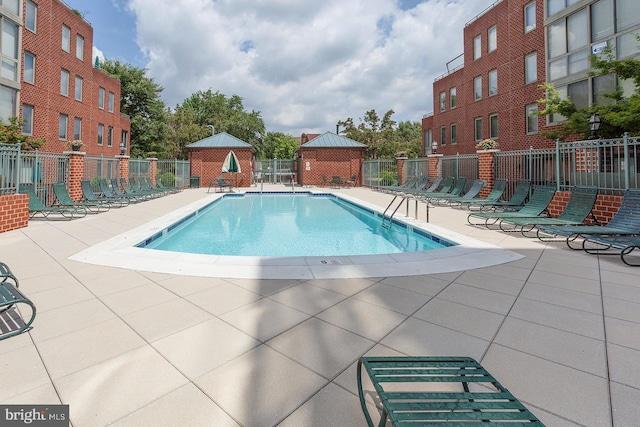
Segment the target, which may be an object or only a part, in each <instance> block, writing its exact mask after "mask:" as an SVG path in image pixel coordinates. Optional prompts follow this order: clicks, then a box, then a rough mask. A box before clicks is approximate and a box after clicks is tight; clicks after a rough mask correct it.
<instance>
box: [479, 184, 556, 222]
mask: <svg viewBox="0 0 640 427" xmlns="http://www.w3.org/2000/svg"><path fill="white" fill-rule="evenodd" d="M555 193H556V189H555V188H554V187H546V186H536V187H535V188H534V190H533V194H532V195H531V198H530V199H529V201H528V202H527V204H526V205H524V206H523V207H522V208H521V209H520V210H519V211H516V212H472V213H470V214H469V216H468V217H467V222H468V223H469V224H471V225H484V226H485V227H489V226H491V225H495V224H498V223H499V222H500V221H503V220H504V219H509V218H532V217H536V216H540V215H542V214H543V213H544V212H546V210H547V207H548V206H549V204H550V203H551V200H553V196H554V195H555ZM471 218H480V219H484V222H482V223H474V222H471ZM490 221H491V222H490Z"/></svg>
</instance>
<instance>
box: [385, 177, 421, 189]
mask: <svg viewBox="0 0 640 427" xmlns="http://www.w3.org/2000/svg"><path fill="white" fill-rule="evenodd" d="M398 182H399V180H396V181H395V182H394V183H393V184H391V185H380V186H378V187H377V190H380V191H382V192H395V191H403V190H408V189H410V188H411V187H413V186H414V185H416V183H417V182H418V178H417V177H413V178H409V179H407V180H406V181H405V182H403V183H402V184H398Z"/></svg>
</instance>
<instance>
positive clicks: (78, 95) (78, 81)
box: [75, 76, 83, 101]
mask: <svg viewBox="0 0 640 427" xmlns="http://www.w3.org/2000/svg"><path fill="white" fill-rule="evenodd" d="M82 82H83V79H82V77H80V76H76V86H75V95H76V101H82Z"/></svg>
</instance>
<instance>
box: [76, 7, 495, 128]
mask: <svg viewBox="0 0 640 427" xmlns="http://www.w3.org/2000/svg"><path fill="white" fill-rule="evenodd" d="M494 2H495V0H424V1H420V0H367V1H362V0H321V1H319V0H306V1H303V0H179V1H176V0H65V3H67V4H68V5H69V6H70V7H72V8H75V9H78V10H80V11H81V12H82V13H83V14H84V16H85V18H86V19H87V20H88V21H89V22H90V23H91V24H92V26H93V28H94V56H95V55H96V54H97V55H99V56H102V57H106V58H109V59H119V60H121V61H124V62H127V63H129V64H131V65H133V66H136V67H140V68H146V69H147V70H148V71H147V75H148V76H149V77H151V78H153V79H154V80H155V81H156V82H157V83H158V84H160V85H161V86H162V87H164V91H163V94H162V97H163V100H164V101H165V102H166V104H167V105H168V106H169V107H172V108H173V107H175V106H176V105H177V104H180V103H182V101H183V100H184V99H185V98H187V97H189V96H190V95H191V94H193V93H195V92H196V91H198V90H207V89H211V90H212V91H214V92H215V91H220V92H221V93H223V94H225V95H227V96H231V95H239V96H241V97H242V98H243V99H244V107H245V109H246V110H258V111H260V112H261V114H262V118H263V119H264V122H265V125H266V127H267V130H268V131H280V132H286V133H290V134H292V135H294V136H299V135H300V134H301V133H303V132H306V133H324V132H326V131H335V128H336V122H337V121H338V120H344V119H346V118H348V117H352V118H353V119H354V120H355V121H356V123H359V121H360V120H359V119H360V117H363V115H364V113H365V112H366V111H368V110H370V109H375V110H376V111H377V112H378V114H379V115H380V116H382V115H383V114H384V113H385V112H386V111H388V110H389V109H393V110H394V111H395V114H394V116H393V118H394V119H395V120H396V121H398V122H399V121H404V120H410V121H420V119H421V118H422V116H423V115H424V114H426V113H429V112H431V111H433V95H432V83H433V80H434V78H435V77H437V76H439V75H440V74H442V73H444V72H445V71H446V63H447V62H448V61H449V60H451V59H453V58H455V57H456V56H458V55H459V54H460V53H462V31H463V28H464V24H465V23H466V22H468V21H469V20H470V19H472V18H473V17H474V16H476V15H477V14H479V13H481V12H482V11H483V10H485V9H486V8H487V7H489V6H491V5H492V4H493V3H494Z"/></svg>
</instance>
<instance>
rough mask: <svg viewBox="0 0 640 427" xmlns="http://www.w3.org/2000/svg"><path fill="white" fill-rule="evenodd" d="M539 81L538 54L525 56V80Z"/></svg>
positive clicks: (528, 81) (530, 81)
mask: <svg viewBox="0 0 640 427" xmlns="http://www.w3.org/2000/svg"><path fill="white" fill-rule="evenodd" d="M537 81H538V54H537V53H536V52H534V53H531V54H529V55H527V56H525V57H524V82H525V84H528V83H535V82H537Z"/></svg>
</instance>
